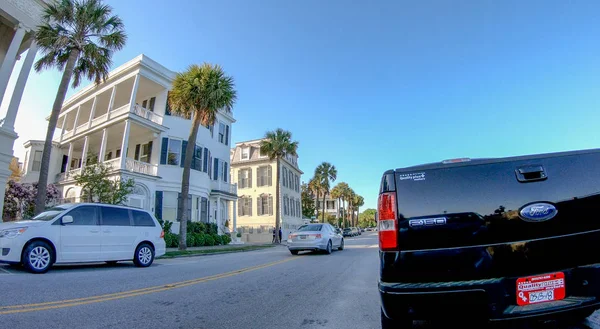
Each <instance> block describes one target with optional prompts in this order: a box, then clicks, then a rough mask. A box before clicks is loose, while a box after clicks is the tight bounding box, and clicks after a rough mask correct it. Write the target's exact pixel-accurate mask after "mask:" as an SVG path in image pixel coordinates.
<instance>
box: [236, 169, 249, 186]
mask: <svg viewBox="0 0 600 329" xmlns="http://www.w3.org/2000/svg"><path fill="white" fill-rule="evenodd" d="M238 186H239V187H240V188H248V187H252V169H250V168H246V169H240V170H239V171H238Z"/></svg>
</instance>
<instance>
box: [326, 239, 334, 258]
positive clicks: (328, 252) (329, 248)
mask: <svg viewBox="0 0 600 329" xmlns="http://www.w3.org/2000/svg"><path fill="white" fill-rule="evenodd" d="M331 251H332V248H331V240H329V242H327V249H325V252H326V253H327V254H328V255H329V254H331Z"/></svg>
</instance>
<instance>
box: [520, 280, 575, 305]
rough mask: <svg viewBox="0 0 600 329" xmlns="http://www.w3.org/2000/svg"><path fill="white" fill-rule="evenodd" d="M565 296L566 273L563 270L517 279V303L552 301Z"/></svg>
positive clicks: (527, 303)
mask: <svg viewBox="0 0 600 329" xmlns="http://www.w3.org/2000/svg"><path fill="white" fill-rule="evenodd" d="M564 298H565V274H564V273H563V272H556V273H549V274H543V275H536V276H528V277H525V278H519V279H517V305H520V306H523V305H529V304H537V303H543V302H551V301H554V300H561V299H564Z"/></svg>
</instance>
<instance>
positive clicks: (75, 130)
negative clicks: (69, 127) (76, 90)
mask: <svg viewBox="0 0 600 329" xmlns="http://www.w3.org/2000/svg"><path fill="white" fill-rule="evenodd" d="M80 111H81V105H79V106H77V113H75V123H74V124H73V135H72V136H75V134H76V133H77V121H79V112H80Z"/></svg>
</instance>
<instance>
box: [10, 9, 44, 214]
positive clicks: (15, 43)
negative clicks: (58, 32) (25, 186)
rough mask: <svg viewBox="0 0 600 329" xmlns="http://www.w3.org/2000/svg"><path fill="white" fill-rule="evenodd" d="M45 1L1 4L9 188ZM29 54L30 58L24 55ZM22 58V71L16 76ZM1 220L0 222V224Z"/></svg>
mask: <svg viewBox="0 0 600 329" xmlns="http://www.w3.org/2000/svg"><path fill="white" fill-rule="evenodd" d="M47 2H48V1H46V0H2V1H0V104H2V107H4V108H6V109H7V111H6V116H5V117H4V118H2V120H0V121H1V123H0V186H4V185H6V181H7V180H8V177H9V176H10V170H9V169H8V166H9V164H10V161H11V160H12V158H13V145H14V142H15V140H16V139H17V134H16V133H15V128H14V125H15V119H16V118H17V111H18V110H19V104H20V103H21V97H22V96H23V90H24V89H25V84H26V83H27V77H28V76H29V72H30V71H31V67H32V65H33V61H34V59H35V54H36V52H37V48H38V47H37V45H36V43H35V40H34V37H33V34H34V32H35V29H36V28H37V27H38V26H39V25H40V24H41V22H42V12H43V10H44V7H45V6H46V3H47ZM25 51H27V55H25V57H24V58H21V55H22V54H24V53H25ZM19 58H21V59H22V60H23V65H22V66H21V70H20V71H18V72H13V68H14V67H15V64H16V62H17V60H18V59H19ZM12 74H18V75H17V81H16V84H15V88H14V91H13V92H12V94H9V93H7V92H6V90H7V87H8V82H9V80H10V77H11V75H12ZM4 191H5V190H4V188H1V189H0V209H2V208H3V207H4ZM1 221H2V219H1V218H0V222H1Z"/></svg>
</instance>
